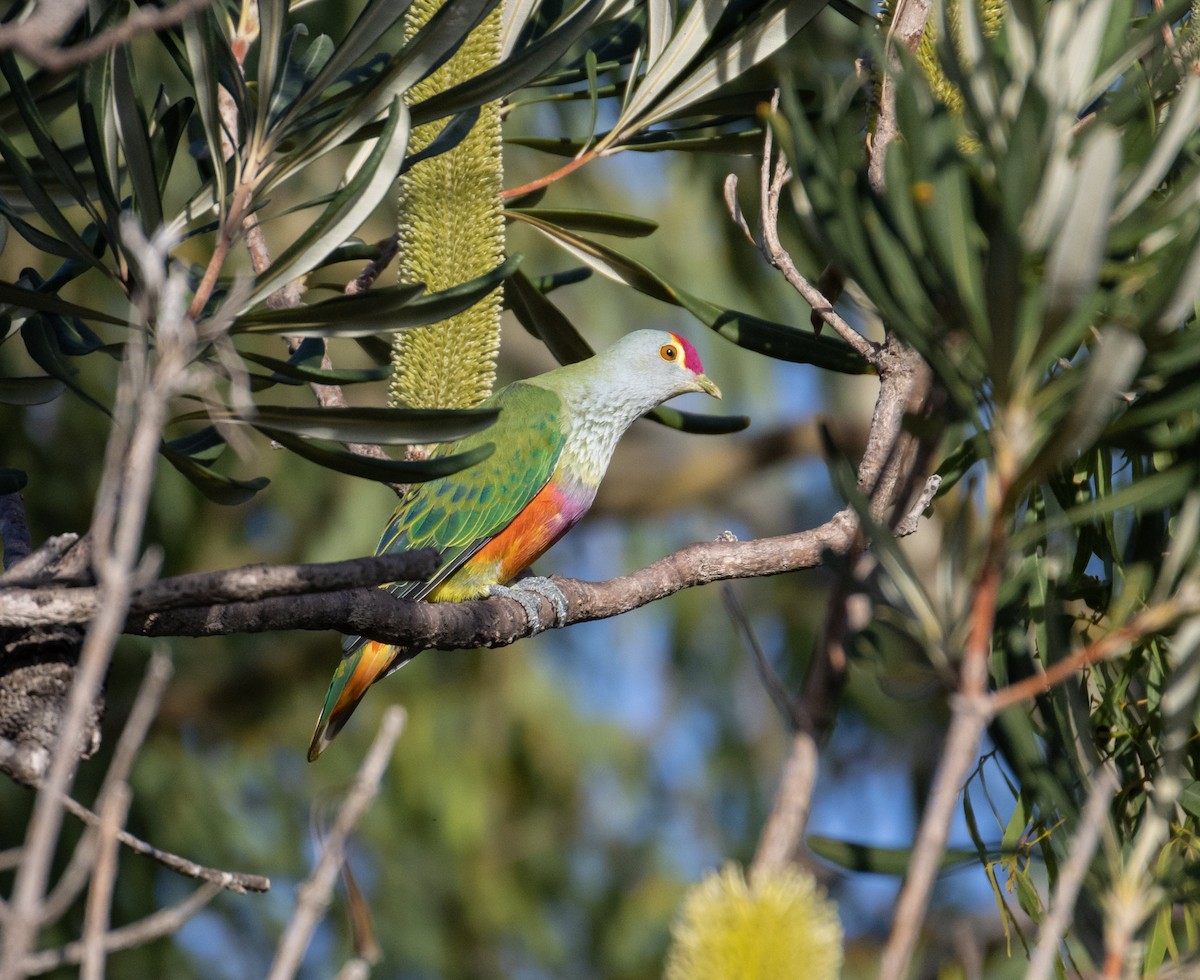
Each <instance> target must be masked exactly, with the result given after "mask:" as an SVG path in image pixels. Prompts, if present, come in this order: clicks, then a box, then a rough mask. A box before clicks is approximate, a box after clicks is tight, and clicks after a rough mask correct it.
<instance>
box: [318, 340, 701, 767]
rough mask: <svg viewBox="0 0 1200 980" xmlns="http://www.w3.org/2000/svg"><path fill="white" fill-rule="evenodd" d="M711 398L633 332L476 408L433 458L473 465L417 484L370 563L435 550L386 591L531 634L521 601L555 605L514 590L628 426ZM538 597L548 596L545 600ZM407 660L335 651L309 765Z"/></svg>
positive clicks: (666, 352) (401, 653) (562, 607)
mask: <svg viewBox="0 0 1200 980" xmlns="http://www.w3.org/2000/svg"><path fill="white" fill-rule="evenodd" d="M689 391H703V392H707V393H708V394H710V395H712V396H713V397H715V398H720V397H721V392H720V389H718V388H717V386H716V385H715V384H714V383H713V382H712V381H711V380H709V378H708V377H707V376H706V375H705V374H704V370H703V368H702V367H701V365H700V355H699V354H698V353H697V352H696V348H695V347H693V346H692V345H691V344H690V343H689V342H688V341H687V340H686V339H684V338H683V337H680V336H678V335H677V334H673V333H667V332H665V331H660V330H636V331H634V332H633V333H630V334H627V335H626V336H625V337H623V338H622V339H621V340H619V341H618V342H617V343H615V344H614V345H613V346H612V347H610V348H608V350H605V351H602V352H601V353H599V354H596V355H595V356H593V357H590V358H588V359H587V360H585V361H580V362H578V363H577V364H568V365H566V366H564V367H560V368H556V369H555V370H553V371H548V372H546V373H545V374H539V375H538V376H537V377H534V378H528V379H527V380H525V381H517V382H515V383H513V384H510V385H508V386H506V387H504V388H502V389H501V390H500V391H498V392H496V393H495V394H494V395H492V396H491V397H490V398H489V399H487V400H486V401H485V402H484V403H483V406H482V407H488V408H498V409H500V417H499V419H498V420H497V421H496V423H495V424H494V425H493V426H492V427H491V428H489V429H487V430H486V431H484V432H481V433H477V434H475V435H471V436H467V437H466V438H464V439H461V440H459V441H458V442H457V443H454V444H452V445H448V446H444V447H439V449H438V450H436V453H437V455H445V454H448V453H456V452H462V451H464V450H468V449H471V448H473V447H475V446H478V445H481V444H483V443H485V442H491V443H494V444H495V447H496V449H495V452H494V453H493V454H492V455H491V456H490V457H488V458H487V459H485V460H484V461H483V462H481V463H479V464H477V465H475V466H472V467H470V468H469V469H466V470H462V471H460V472H458V473H453V474H451V475H450V476H446V477H442V478H440V479H437V480H430V481H429V482H428V483H423V484H420V485H419V486H418V487H416V488H415V489H414V490H412V491H411V492H410V493H409V494H408V495H407V496H406V497H405V498H404V499H403V500H402V501H401V502H400V506H399V507H398V508H397V510H396V512H395V514H393V515H392V519H391V522H390V523H389V524H388V526H387V528H386V529H385V530H384V532H383V537H382V539H381V540H380V542H379V547H378V548H377V549H376V554H385V553H389V552H401V551H414V550H417V549H420V548H434V549H436V550H437V551H438V553H439V555H440V556H441V563H440V565H439V567H438V570H437V571H436V572H435V573H434V575H433V576H432V577H431V578H430V579H429V580H428V581H425V582H394V583H392V584H391V585H388V586H385V587H386V588H387V589H389V590H390V591H391V592H392V593H393V594H394V595H397V596H400V597H402V598H405V599H425V600H427V601H429V602H461V601H463V600H466V599H482V598H484V597H486V596H489V595H495V594H508V595H511V596H512V597H513V598H515V599H517V600H518V601H519V602H521V604H522V605H523V606H524V607H525V609H526V612H527V613H528V614H529V618H530V620H531V621H532V622H533V624H534V628H535V629H537V628H538V626H539V624H538V622H537V605H536V603H535V602H533V601H531V600H530V597H529V596H528V595H527V594H526V595H524V596H523V595H522V594H521V592H522V589H528V590H529V591H535V592H540V593H542V594H545V595H548V597H549V598H550V599H551V601H552V602H553V603H554V604H555V607H556V609H557V611H558V613H559V615H560V617H565V615H566V602H565V600H564V598H563V596H562V593H561V592H560V591H559V590H558V589H557V588H555V587H554V586H553V585H552V584H551V583H549V582H548V581H547V580H545V579H528V580H526V581H525V582H524V583H522V588H521V589H507V588H505V583H507V582H510V581H512V580H513V579H514V578H515V577H516V576H517V575H519V574H520V573H521V572H523V571H524V570H525V569H526V568H528V567H529V566H530V565H531V564H532V563H533V562H534V561H536V560H537V559H538V558H539V557H540V556H541V555H542V554H543V553H545V551H546V550H547V549H548V548H549V547H550V546H551V545H552V544H554V542H556V541H557V540H558V539H559V538H561V537H562V536H563V535H564V534H566V533H567V531H569V530H570V529H571V528H572V527H573V526H574V525H575V524H576V523H577V522H578V521H579V519H580V518H581V517H583V515H584V514H585V513H586V512H587V510H588V508H589V507H590V506H591V505H592V501H593V500H594V499H595V497H596V490H597V488H598V487H599V486H600V480H601V478H602V477H603V476H604V471H605V470H606V469H608V464H609V461H610V460H611V459H612V454H613V450H614V449H615V448H616V445H617V440H618V439H620V438H621V436H622V435H623V434H624V433H625V430H626V429H628V428H629V426H630V425H632V424H633V422H634V421H635V420H637V419H639V418H641V417H642V416H643V415H645V414H646V413H647V412H648V411H650V410H651V409H652V408H654V407H655V406H657V405H661V404H662V403H663V402H665V401H666V400H667V399H669V398H674V397H675V396H676V395H682V394H684V393H685V392H689ZM547 586H548V587H549V588H548V589H547ZM415 655H416V652H414V651H412V650H409V649H406V648H404V647H396V646H390V645H388V644H386V643H380V642H378V641H376V640H372V639H369V638H366V637H361V636H349V637H347V638H346V640H345V642H344V644H343V653H342V662H341V663H340V664H339V665H338V668H337V670H336V671H335V672H334V675H333V680H332V682H331V683H330V685H329V693H328V694H326V696H325V706H324V708H322V710H321V717H320V718H319V719H318V720H317V728H316V731H315V732H314V733H313V737H312V743H311V744H310V745H309V748H308V758H309V761H310V762H311V761H313V760H315V759H316V758H317V756H319V755H320V754H321V753H322V752H323V751H324V750H325V747H326V746H327V745H328V744H329V743H330V742H331V741H332V740H333V738H334V736H335V735H336V734H337V733H338V732H339V731H340V730H341V728H342V726H343V725H345V724H346V721H347V719H349V717H350V715H351V714H352V713H353V711H354V709H355V708H356V707H357V706H358V703H359V701H361V700H362V698H363V695H365V694H366V692H367V688H369V687H370V686H371V685H372V684H374V683H375V682H376V681H378V680H380V679H381V678H383V677H386V676H387V675H388V674H390V673H391V672H392V671H394V670H396V669H397V668H399V667H401V666H402V665H404V664H405V663H407V662H408V661H409V660H411V659H412V658H413V657H414V656H415Z"/></svg>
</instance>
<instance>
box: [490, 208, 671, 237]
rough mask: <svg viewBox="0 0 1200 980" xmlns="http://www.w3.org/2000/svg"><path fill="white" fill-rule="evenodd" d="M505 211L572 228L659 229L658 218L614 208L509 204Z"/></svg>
mask: <svg viewBox="0 0 1200 980" xmlns="http://www.w3.org/2000/svg"><path fill="white" fill-rule="evenodd" d="M504 213H505V214H506V215H528V216H530V217H533V218H537V219H540V220H542V221H545V222H548V223H550V224H552V225H557V226H558V227H559V228H569V229H570V230H571V231H582V232H593V233H599V234H602V235H617V236H619V237H621V238H644V237H645V236H646V235H650V234H653V233H654V232H655V231H657V230H658V222H657V221H651V220H650V219H649V218H642V217H639V216H638V215H636V214H621V213H619V212H616V211H588V210H584V209H582V208H570V209H566V208H508V209H506V210H505V212H504Z"/></svg>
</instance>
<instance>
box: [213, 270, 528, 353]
mask: <svg viewBox="0 0 1200 980" xmlns="http://www.w3.org/2000/svg"><path fill="white" fill-rule="evenodd" d="M519 262H520V256H518V255H514V256H512V257H511V258H509V259H508V260H507V261H506V262H504V263H503V264H502V265H498V266H496V268H495V269H493V270H492V271H491V272H489V273H487V274H486V275H483V276H480V277H479V278H478V279H472V280H470V281H469V282H464V283H461V284H459V285H457V286H451V287H450V288H449V289H443V290H440V291H438V292H436V293H426V294H424V295H423V296H418V297H417V298H415V299H411V300H408V301H406V302H400V301H399V300H400V299H402V298H403V297H404V295H405V292H406V291H408V290H412V289H413V288H414V287H412V286H410V285H407V284H401V285H400V286H396V287H391V288H394V289H396V290H397V292H396V293H395V294H388V293H387V291H386V288H385V289H380V290H371V291H370V292H367V293H360V294H359V295H358V296H345V297H336V298H335V299H330V300H324V301H323V302H321V303H314V304H313V305H312V306H300V307H294V308H290V309H287V310H267V311H262V312H259V313H254V314H248V315H246V316H243V317H240V318H239V319H238V321H237V326H236V327H235V328H234V331H233V332H234V333H239V332H240V333H285V334H291V335H295V336H298V337H355V338H357V337H366V336H373V335H375V334H379V333H386V332H389V331H395V330H403V329H406V328H408V327H419V326H424V325H425V324H427V323H437V322H438V321H439V320H444V319H445V318H446V317H449V316H453V315H454V314H456V313H459V312H461V311H462V310H465V309H468V308H469V307H471V306H473V305H474V304H475V303H477V302H478V301H479V300H480V299H482V298H483V297H484V296H486V295H487V294H488V293H490V292H491V291H492V290H493V289H495V288H496V286H498V285H499V284H500V283H501V282H502V281H503V280H504V279H505V277H506V276H507V275H509V273H511V272H512V270H513V269H515V268H516V267H517V264H518V263H519ZM378 294H384V296H383V300H382V302H381V303H378V304H376V302H375V301H374V300H373V298H372V297H374V296H376V295H378ZM356 301H357V302H356ZM339 304H346V305H344V306H342V305H339ZM388 304H394V305H392V306H390V307H389V308H388V310H387V312H386V313H378V312H377V311H378V310H379V309H380V308H382V307H384V306H387V305H388ZM347 309H348V310H350V311H351V312H352V313H354V314H355V318H354V319H353V320H350V322H346V321H345V320H344V319H343V318H342V316H341V313H342V311H343V310H347ZM311 310H315V311H316V314H315V315H313V314H310V313H307V312H306V311H311ZM373 317H377V319H374V320H373V319H372V318H373Z"/></svg>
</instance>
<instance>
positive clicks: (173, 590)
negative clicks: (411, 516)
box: [0, 551, 437, 627]
mask: <svg viewBox="0 0 1200 980" xmlns="http://www.w3.org/2000/svg"><path fill="white" fill-rule="evenodd" d="M436 567H437V556H436V554H435V553H434V552H432V551H414V552H409V553H405V554H393V555H376V556H373V557H369V558H351V559H347V560H345V561H335V562H323V563H319V564H306V565H243V566H241V567H240V568H230V569H223V570H221V571H217V572H196V573H192V574H189V575H178V576H176V577H174V578H167V579H162V580H160V581H158V582H153V583H151V584H150V585H147V586H144V587H142V588H141V589H138V590H137V591H136V592H134V593H133V596H132V597H131V599H130V610H131V612H132V613H134V614H146V613H152V612H161V611H163V610H167V609H181V608H188V607H195V606H198V605H221V604H223V603H232V602H245V601H250V600H255V599H266V598H269V597H271V596H298V595H311V594H314V593H321V592H337V591H341V590H343V589H352V588H357V587H360V586H368V585H380V584H382V583H384V582H397V581H419V580H422V579H425V578H428V577H429V576H430V575H432V574H433V572H434V570H435V569H436ZM0 593H2V594H3V595H4V609H3V611H2V612H0V626H21V627H25V626H40V625H48V624H53V623H83V622H87V621H88V620H89V619H90V618H91V617H92V616H94V615H95V614H96V610H97V609H98V608H99V604H100V598H101V591H100V589H98V588H60V587H41V588H31V589H22V588H7V589H0Z"/></svg>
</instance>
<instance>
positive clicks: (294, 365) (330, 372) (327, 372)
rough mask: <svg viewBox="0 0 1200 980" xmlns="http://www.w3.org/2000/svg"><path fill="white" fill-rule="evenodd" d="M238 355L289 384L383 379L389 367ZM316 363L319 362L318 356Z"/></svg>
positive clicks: (260, 355) (274, 378) (346, 382)
mask: <svg viewBox="0 0 1200 980" xmlns="http://www.w3.org/2000/svg"><path fill="white" fill-rule="evenodd" d="M238 356H240V357H241V358H242V359H243V360H246V361H250V362H251V363H253V364H257V365H259V366H260V367H265V368H269V369H270V370H271V371H273V372H274V374H273V375H272V378H273V380H276V381H282V382H284V383H291V384H303V383H308V384H319V385H349V384H359V383H362V382H368V381H383V380H384V379H385V378H387V377H388V375H390V374H391V373H392V372H391V367H390V366H389V367H375V368H331V369H323V368H320V367H310V366H308V365H306V364H304V363H300V362H293V361H291V360H287V361H281V360H280V359H279V358H277V357H268V356H267V355H265V354H255V353H252V352H251V351H245V350H243V351H238ZM317 363H318V364H319V363H320V359H319V358H318V360H317Z"/></svg>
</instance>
